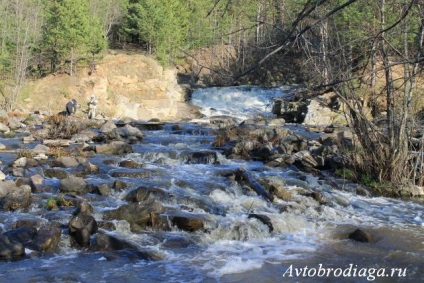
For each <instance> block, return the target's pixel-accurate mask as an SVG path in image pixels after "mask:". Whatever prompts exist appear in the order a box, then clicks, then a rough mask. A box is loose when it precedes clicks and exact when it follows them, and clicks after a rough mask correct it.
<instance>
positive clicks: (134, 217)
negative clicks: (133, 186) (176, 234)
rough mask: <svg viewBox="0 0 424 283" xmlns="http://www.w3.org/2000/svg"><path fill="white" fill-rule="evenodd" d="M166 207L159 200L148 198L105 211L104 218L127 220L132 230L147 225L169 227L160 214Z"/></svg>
mask: <svg viewBox="0 0 424 283" xmlns="http://www.w3.org/2000/svg"><path fill="white" fill-rule="evenodd" d="M164 211H165V208H164V207H163V206H162V205H161V204H160V203H159V202H157V201H154V200H148V201H145V202H140V203H129V204H125V205H122V206H121V207H119V208H118V209H114V210H109V211H105V212H104V215H103V219H104V220H112V219H116V220H126V221H128V223H130V227H131V230H132V231H140V230H142V229H145V228H146V227H152V228H156V229H158V228H159V229H160V228H162V229H167V228H168V222H167V221H166V219H162V218H161V217H160V214H162V213H163V212H164Z"/></svg>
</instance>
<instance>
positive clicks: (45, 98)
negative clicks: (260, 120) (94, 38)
mask: <svg viewBox="0 0 424 283" xmlns="http://www.w3.org/2000/svg"><path fill="white" fill-rule="evenodd" d="M79 67H80V70H79V71H78V73H77V74H76V75H74V76H72V77H70V76H69V75H67V74H53V75H49V76H47V77H45V78H41V79H39V80H37V81H35V82H32V83H31V89H32V92H31V96H30V97H29V98H28V99H26V100H25V104H23V105H20V106H21V107H22V108H23V109H27V110H30V111H35V110H38V111H40V112H47V113H50V114H54V113H58V112H60V111H63V110H65V104H66V103H67V102H68V100H69V99H72V98H74V99H76V100H77V101H78V103H79V104H81V105H82V107H81V108H80V109H78V110H77V112H76V116H86V111H87V109H88V106H87V102H88V101H89V99H90V96H91V95H92V94H94V95H96V97H97V99H98V100H99V105H98V108H97V110H98V111H97V112H98V116H97V117H96V118H99V117H109V118H111V119H112V118H114V119H117V118H121V117H131V118H133V119H136V120H150V119H152V118H158V119H161V120H179V119H187V118H195V117H198V115H199V111H198V110H197V108H196V107H193V106H191V105H189V104H187V103H186V96H187V93H186V90H185V89H183V88H182V87H181V86H180V85H179V84H178V81H177V70H176V68H163V67H162V66H161V65H160V64H159V63H158V62H157V61H156V60H154V59H153V58H152V57H149V56H145V55H141V54H134V55H127V54H120V53H118V52H116V51H109V52H108V53H107V54H105V56H104V57H103V58H102V59H101V60H99V61H97V62H96V70H95V71H94V72H91V71H90V70H89V68H86V69H85V68H84V66H81V65H80V66H79ZM87 67H88V66H87ZM19 125H21V124H19ZM5 126H6V127H4V128H3V131H8V127H7V125H5ZM0 131H1V128H0Z"/></svg>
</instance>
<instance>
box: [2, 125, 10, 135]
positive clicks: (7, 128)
mask: <svg viewBox="0 0 424 283" xmlns="http://www.w3.org/2000/svg"><path fill="white" fill-rule="evenodd" d="M0 132H2V133H8V132H10V128H9V127H8V126H7V125H5V124H3V123H0Z"/></svg>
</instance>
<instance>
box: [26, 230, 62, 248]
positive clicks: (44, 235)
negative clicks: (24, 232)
mask: <svg viewBox="0 0 424 283" xmlns="http://www.w3.org/2000/svg"><path fill="white" fill-rule="evenodd" d="M61 235H62V231H61V230H60V228H59V227H55V226H54V225H51V224H45V225H43V226H41V227H40V229H38V231H37V234H36V235H35V237H34V239H33V241H32V243H31V244H30V245H29V247H30V248H31V249H33V250H36V251H40V252H46V251H51V250H53V249H55V248H56V247H57V246H58V245H59V242H60V237H61Z"/></svg>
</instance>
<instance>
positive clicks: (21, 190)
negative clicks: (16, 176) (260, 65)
mask: <svg viewBox="0 0 424 283" xmlns="http://www.w3.org/2000/svg"><path fill="white" fill-rule="evenodd" d="M30 204H31V187H30V186H28V185H22V186H20V187H18V188H17V189H15V190H12V191H10V192H9V193H8V194H7V195H6V196H5V197H3V198H2V199H1V200H0V206H1V208H2V209H3V210H4V211H15V210H18V209H23V208H27V207H28V206H29V205H30Z"/></svg>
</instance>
